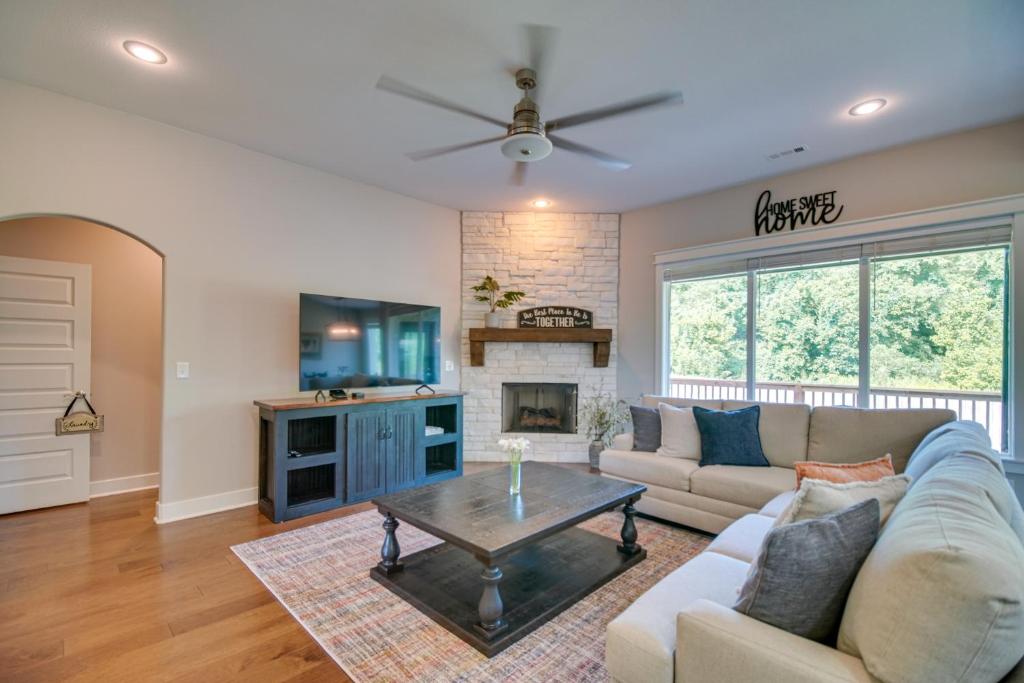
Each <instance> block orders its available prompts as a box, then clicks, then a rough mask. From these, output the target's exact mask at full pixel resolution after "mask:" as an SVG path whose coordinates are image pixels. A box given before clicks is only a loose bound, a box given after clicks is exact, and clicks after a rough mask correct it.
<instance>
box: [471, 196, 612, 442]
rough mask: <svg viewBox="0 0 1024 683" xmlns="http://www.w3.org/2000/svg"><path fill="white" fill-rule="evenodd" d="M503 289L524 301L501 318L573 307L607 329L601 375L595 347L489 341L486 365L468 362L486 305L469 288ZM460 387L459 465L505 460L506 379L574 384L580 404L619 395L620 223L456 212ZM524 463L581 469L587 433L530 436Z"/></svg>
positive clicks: (584, 216)
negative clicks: (500, 444) (487, 281)
mask: <svg viewBox="0 0 1024 683" xmlns="http://www.w3.org/2000/svg"><path fill="white" fill-rule="evenodd" d="M488 274H489V275H492V276H494V277H495V278H496V279H497V280H498V282H499V283H501V285H502V286H503V287H506V288H513V289H521V290H523V291H525V292H526V295H527V296H526V299H525V300H523V301H522V302H520V303H519V304H517V305H516V306H514V307H513V308H512V309H510V310H509V312H508V313H507V314H506V315H507V316H508V321H507V323H506V324H507V326H509V327H514V326H515V312H516V311H518V310H520V309H522V308H532V307H534V306H557V305H567V306H579V307H580V308H586V309H589V310H592V311H593V312H594V327H602V328H611V329H612V345H611V356H610V358H609V362H608V367H607V368H595V367H594V363H593V345H591V344H541V343H529V344H523V343H495V342H487V344H486V363H485V365H484V367H479V368H474V367H471V366H470V364H469V328H471V327H483V324H484V314H485V313H486V312H487V306H486V305H484V304H481V303H477V302H476V301H474V300H473V292H472V291H471V290H470V287H472V286H473V285H476V284H478V283H479V282H480V280H482V279H483V277H484V276H485V275H488ZM462 289H463V292H462V296H463V298H462V390H463V391H465V392H466V398H465V416H464V419H465V424H464V434H465V436H464V446H465V453H464V457H465V460H468V461H488V460H503V459H504V454H503V453H502V452H501V451H499V450H498V448H497V445H496V444H497V441H498V439H500V438H501V437H502V434H501V385H502V383H503V382H571V383H576V384H579V401H580V404H581V405H582V402H583V400H584V399H585V398H587V397H588V396H591V395H593V394H594V393H597V392H599V391H605V392H608V393H610V394H611V395H612V396H615V395H616V374H615V365H616V357H617V351H616V344H617V339H618V329H617V327H616V325H617V321H618V303H619V296H618V289H619V216H618V215H617V214H594V213H577V214H571V213H543V212H523V213H500V212H482V211H467V212H463V214H462ZM525 436H526V437H527V438H529V439H530V441H531V443H532V444H533V448H532V450H531V452H530V453H529V454H528V457H529V458H530V459H533V460H544V461H548V462H586V461H587V447H588V440H587V438H586V435H583V434H526V435H525Z"/></svg>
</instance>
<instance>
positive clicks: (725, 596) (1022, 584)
mask: <svg viewBox="0 0 1024 683" xmlns="http://www.w3.org/2000/svg"><path fill="white" fill-rule="evenodd" d="M728 406H729V404H728V403H726V407H728ZM788 408H789V407H781V406H780V407H779V408H778V409H775V408H773V407H770V406H769V407H767V408H766V410H765V412H764V414H763V417H762V420H763V419H765V418H766V417H767V418H768V419H771V417H772V415H773V413H774V414H777V415H784V416H785V418H783V419H788V420H790V422H789V424H790V425H796V426H799V424H801V422H800V420H799V417H798V415H799V414H798V412H797V411H796V410H788ZM843 410H848V409H843ZM819 411H822V412H821V414H820V415H819V417H818V418H815V414H818V413H819ZM801 412H804V411H801ZM804 414H805V415H806V412H804ZM946 419H947V416H945V415H942V414H941V413H931V414H915V413H913V412H907V411H903V412H893V411H886V413H885V414H883V416H882V417H879V416H876V415H868V414H865V413H864V411H853V412H848V413H845V414H842V415H840V414H838V413H837V412H836V410H834V409H822V408H819V409H816V410H814V411H813V412H812V413H811V415H810V416H809V422H810V428H809V436H808V440H807V443H808V452H809V453H810V454H812V457H814V458H817V459H826V458H824V457H822V456H828V455H830V456H831V458H832V459H833V460H836V459H840V458H842V459H844V460H847V459H857V458H863V459H866V458H868V457H869V456H870V457H875V456H876V455H877V453H878V452H879V451H881V452H891V453H892V454H893V457H894V461H895V462H896V466H897V468H898V469H900V470H904V469H905V471H906V474H908V475H910V476H911V477H912V482H911V485H910V489H909V491H908V492H907V494H906V496H905V497H904V498H903V499H902V500H901V501H900V502H899V504H898V505H897V506H896V508H895V509H894V511H893V513H892V515H891V516H890V518H889V520H888V522H887V523H886V525H885V526H884V527H883V528H882V530H881V533H880V535H879V538H878V541H877V543H876V544H875V546H874V548H873V550H872V551H871V553H870V554H869V555H868V558H867V560H866V561H865V562H864V564H863V565H862V567H861V568H860V571H859V573H858V575H857V578H856V580H855V582H854V584H853V588H852V590H851V592H850V595H849V597H848V599H847V602H846V606H845V610H844V612H843V616H842V621H841V625H840V629H839V633H838V634H837V638H836V639H835V642H830V643H819V642H814V641H811V640H807V639H805V638H801V637H799V636H796V635H793V634H791V633H789V632H787V631H783V630H781V629H778V628H775V627H773V626H770V625H768V624H765V623H762V622H760V621H757V620H755V619H752V618H750V617H748V616H745V615H743V614H740V613H738V612H736V611H734V610H733V609H731V606H732V605H733V604H735V602H736V599H737V595H738V592H739V589H740V587H741V586H742V585H743V583H744V581H745V580H746V578H747V574H748V571H749V569H750V566H751V563H752V562H754V561H755V559H756V557H757V555H758V552H759V550H760V546H761V542H762V540H763V539H764V537H765V536H766V535H767V534H768V532H769V531H770V530H771V528H772V524H773V522H774V520H775V517H776V516H778V515H779V514H780V513H781V512H782V511H783V510H784V509H785V507H786V505H787V504H788V503H789V501H790V500H791V498H792V496H793V495H794V492H793V491H792V490H791V489H792V483H791V482H790V481H789V480H788V479H784V477H783V475H784V474H785V472H782V473H777V474H775V475H769V476H773V477H778V479H777V480H776V479H773V480H772V481H773V482H776V483H775V484H774V485H776V486H783V485H787V486H788V487H789V488H788V490H783V491H781V492H780V493H777V494H776V495H775V496H773V497H772V498H771V499H770V500H767V501H766V502H765V504H764V505H763V506H762V507H761V508H760V509H758V510H755V511H754V512H752V513H748V514H744V515H742V516H740V517H739V519H737V520H736V521H734V522H732V523H731V524H728V525H727V526H726V528H724V530H722V532H721V533H720V534H719V535H718V537H717V538H716V539H715V540H714V541H713V542H712V543H711V544H710V545H709V546H708V548H707V549H706V550H705V551H704V552H703V553H701V554H700V555H698V556H697V557H695V558H693V559H691V560H690V561H688V562H686V563H685V564H683V565H682V566H680V567H679V568H678V569H676V570H675V571H673V572H671V573H670V574H668V575H667V576H666V577H665V578H663V579H662V580H661V581H660V582H659V583H657V584H656V585H655V586H654V587H653V588H651V589H650V590H649V591H648V592H647V593H645V594H644V595H642V596H641V597H640V598H639V599H637V600H636V601H635V602H634V603H633V604H632V605H631V606H630V607H628V608H627V609H626V610H625V611H624V612H623V613H622V614H620V615H619V616H618V617H616V618H615V619H614V620H612V622H611V623H610V624H609V625H608V629H607V643H606V663H607V667H608V670H609V672H610V673H611V675H612V678H613V680H614V681H617V682H618V683H670V682H675V683H711V682H715V683H717V682H720V681H721V682H724V681H729V682H730V683H733V682H735V683H745V682H749V683H754V682H757V683H811V682H812V681H815V682H816V681H835V682H857V683H867V682H869V681H870V682H875V681H882V682H884V683H911V682H915V681H928V682H929V683H942V682H943V681H951V682H952V681H958V682H968V681H969V682H971V683H995V682H996V681H999V680H1001V679H1002V680H1003V681H1011V680H1012V681H1013V682H1014V683H1020V681H1021V680H1024V671H1022V670H1024V665H1021V664H1019V662H1020V660H1021V658H1022V657H1024V512H1022V511H1021V506H1020V503H1019V502H1018V500H1017V498H1016V496H1015V495H1014V493H1013V491H1012V489H1011V488H1010V486H1009V484H1008V482H1007V481H1006V478H1005V473H1004V472H1003V469H1002V463H1001V460H1000V457H999V454H998V453H996V452H995V451H993V450H992V449H991V447H990V446H989V442H988V436H987V434H986V433H985V430H984V429H983V428H982V427H981V426H980V425H978V424H976V423H973V422H949V423H946V424H942V425H940V426H938V427H936V428H934V429H931V430H929V432H927V433H926V434H924V435H922V436H923V438H921V437H918V436H917V434H920V431H921V430H922V429H924V428H925V427H924V426H923V425H925V424H927V423H928V422H929V421H940V422H941V421H945V420H946ZM816 422H817V424H815V423H816ZM762 436H765V441H766V443H765V450H766V451H768V452H769V453H770V454H769V455H768V457H769V458H770V459H771V458H773V457H774V458H775V459H774V461H773V466H774V467H778V468H780V469H788V468H786V467H785V465H784V464H780V463H784V462H786V461H785V460H780V459H779V456H780V451H779V450H778V447H779V446H780V445H781V444H782V439H781V436H782V435H781V434H779V433H778V432H777V431H776V430H775V429H771V428H769V429H766V430H763V431H762ZM826 436H827V437H828V438H826ZM840 438H846V439H849V440H850V441H851V443H849V444H847V445H846V446H845V447H841V446H840V445H839V444H838V443H837V444H836V446H835V448H834V449H833V450H831V451H829V450H827V449H826V447H827V446H828V444H829V443H836V442H833V441H831V440H832V439H840ZM911 441H913V442H914V443H913V444H911V443H910V442H911ZM794 443H797V444H798V442H794ZM769 444H771V446H769ZM618 445H619V446H620V447H621V446H624V445H625V442H624V440H620V442H619V444H618ZM616 450H618V452H619V455H615V454H613V455H612V462H614V463H615V464H616V465H617V466H619V469H618V470H617V471H620V472H622V471H623V470H622V468H621V465H622V463H623V462H624V461H625V460H628V458H625V457H624V456H625V455H627V454H628V452H627V451H623V450H619V449H616ZM911 453H912V457H911ZM652 457H664V456H652ZM666 459H668V458H666ZM641 462H646V461H641ZM603 464H604V457H603V456H602V465H603ZM751 469H754V468H751ZM756 469H761V470H764V469H766V468H756ZM631 472H632V473H633V474H634V475H637V474H639V476H638V478H637V480H638V481H639V480H643V479H642V477H648V478H652V476H651V474H650V473H651V472H655V473H656V472H658V470H657V469H654V468H653V467H649V468H648V469H647V470H641V471H636V470H631ZM689 472H690V474H689V476H690V479H691V480H694V479H698V478H699V477H698V472H697V470H689ZM662 481H664V480H662ZM734 481H736V482H738V486H739V487H741V488H742V487H744V486H745V484H744V482H745V481H747V480H745V479H743V478H737V479H735V480H734ZM655 487H658V488H655V489H654V492H655V493H661V497H656V498H652V499H650V500H649V502H648V505H647V506H645V507H646V510H647V511H649V512H652V513H655V512H660V513H661V516H664V515H665V513H666V512H668V513H670V514H672V515H674V516H675V517H676V519H683V520H690V521H691V522H692V521H698V522H701V523H702V524H703V526H704V527H705V528H707V527H715V526H717V525H718V524H719V523H721V521H722V520H723V519H726V518H728V517H729V516H730V515H731V514H733V513H734V511H737V510H739V509H740V508H749V507H751V505H752V504H753V503H755V502H756V501H757V500H760V498H756V497H754V495H753V494H752V493H751V491H755V490H756V491H757V492H758V494H757V495H759V496H763V494H761V493H760V492H761V491H762V490H763V489H761V488H757V489H754V488H752V487H749V486H747V487H746V488H747V490H746V491H744V492H742V493H737V494H731V495H729V496H724V495H722V494H716V495H717V497H716V496H712V495H707V494H708V489H706V488H702V487H697V490H698V492H697V493H694V492H692V490H691V491H690V492H688V495H686V496H679V495H678V494H681V493H687V492H685V491H683V490H682V488H679V487H678V486H677V487H676V488H669V487H666V486H660V485H658V484H655ZM648 488H649V493H650V488H651V487H650V485H649V486H648ZM662 489H665V491H662ZM723 493H724V492H723ZM644 498H648V494H645V496H644ZM701 498H707V499H709V500H707V501H705V500H700V499H701ZM651 501H653V504H651ZM1015 665H1016V668H1015Z"/></svg>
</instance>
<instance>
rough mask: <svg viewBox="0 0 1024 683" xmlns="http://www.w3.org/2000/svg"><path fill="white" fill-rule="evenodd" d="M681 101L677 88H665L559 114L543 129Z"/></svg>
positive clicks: (558, 127)
mask: <svg viewBox="0 0 1024 683" xmlns="http://www.w3.org/2000/svg"><path fill="white" fill-rule="evenodd" d="M682 101H683V93H681V92H679V91H678V90H666V91H664V92H657V93H654V94H652V95H645V96H643V97H637V98H634V99H632V100H626V101H625V102H619V103H617V104H609V105H608V106H606V107H598V108H597V109H591V110H590V111H584V112H580V113H579V114H571V115H569V116H561V117H559V118H557V119H552V120H551V121H548V122H547V124H546V126H545V130H549V131H551V130H561V129H563V128H569V127H570V126H578V125H580V124H582V123H590V122H591V121H598V120H600V119H606V118H608V117H611V116H620V115H621V114H628V113H629V112H632V111H637V110H639V109H646V108H648V107H658V106H663V105H668V104H681V103H682Z"/></svg>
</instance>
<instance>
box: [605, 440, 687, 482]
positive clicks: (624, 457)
mask: <svg viewBox="0 0 1024 683" xmlns="http://www.w3.org/2000/svg"><path fill="white" fill-rule="evenodd" d="M600 463H601V464H600V467H601V471H602V472H606V473H608V474H611V475H614V476H616V477H622V478H625V479H629V480H631V481H640V482H644V483H646V484H656V485H658V486H664V487H665V488H669V489H676V490H678V491H689V490H690V474H692V473H693V472H695V471H697V470H698V469H700V466H699V465H698V464H697V463H696V462H695V461H693V460H686V459H685V458H668V457H666V456H663V455H657V454H655V453H645V452H644V451H613V450H611V449H608V450H605V451H602V452H601V461H600Z"/></svg>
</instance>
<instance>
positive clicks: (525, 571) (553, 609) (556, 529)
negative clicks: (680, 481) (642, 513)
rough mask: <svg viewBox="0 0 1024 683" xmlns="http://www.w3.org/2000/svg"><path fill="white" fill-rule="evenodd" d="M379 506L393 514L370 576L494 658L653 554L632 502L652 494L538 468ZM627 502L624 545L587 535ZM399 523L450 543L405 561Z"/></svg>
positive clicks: (410, 494) (461, 481)
mask: <svg viewBox="0 0 1024 683" xmlns="http://www.w3.org/2000/svg"><path fill="white" fill-rule="evenodd" d="M522 468H523V471H522V489H521V492H520V493H519V494H517V495H510V494H509V491H508V488H509V468H508V467H507V466H505V467H498V468H494V469H491V470H487V471H484V472H480V473H478V474H473V475H469V476H464V477H460V478H457V479H449V480H448V481H444V482H440V483H437V484H431V485H429V486H424V487H421V488H416V489H409V490H407V491H402V492H400V493H394V494H390V495H386V496H380V497H378V498H374V499H373V503H374V504H375V505H376V506H377V510H378V511H379V512H380V513H381V514H382V515H384V532H385V533H384V544H383V546H382V547H381V561H380V563H379V564H378V565H377V566H376V567H374V568H373V569H371V570H370V576H371V577H373V579H374V580H376V581H378V582H379V583H381V584H383V585H384V586H386V587H387V588H389V589H390V590H391V591H393V592H394V593H396V594H398V595H399V596H401V597H402V598H403V599H405V600H406V601H407V602H409V603H411V604H412V605H414V606H415V607H416V608H417V609H419V610H420V611H421V612H423V613H424V614H426V615H427V616H429V617H430V618H431V619H433V620H434V621H436V622H437V623H439V624H441V625H442V626H444V627H445V628H447V629H448V630H449V631H451V632H452V633H454V634H455V635H457V636H458V637H459V638H462V640H464V641H466V642H467V643H469V644H470V645H472V646H473V647H475V648H476V649H477V650H479V651H480V652H482V653H484V654H485V655H487V656H488V657H492V656H494V655H495V654H497V653H499V652H501V651H502V650H504V649H505V648H507V647H508V646H510V645H512V644H513V643H514V642H516V641H517V640H519V639H520V638H522V637H523V636H525V635H526V634H528V633H530V632H531V631H533V630H534V629H536V628H537V627H538V626H540V625H541V624H543V623H545V622H546V621H548V620H550V619H551V618H552V617H554V616H555V615H557V614H558V613H560V612H562V611H563V610H564V609H566V608H567V607H569V606H570V605H572V604H574V603H575V602H577V601H579V600H581V599H582V598H583V597H585V596H586V595H588V594H589V593H591V592H592V591H594V590H596V589H597V588H599V587H601V586H602V585H604V584H605V583H607V582H608V581H610V580H611V579H613V578H614V577H615V576H617V575H619V574H621V573H622V572H624V571H626V570H627V569H629V568H630V567H632V566H633V565H635V564H637V563H638V562H640V561H642V560H643V559H644V558H645V557H646V556H647V551H645V550H644V549H643V548H641V547H640V546H639V545H638V544H637V531H636V525H635V523H634V521H633V518H634V517H635V516H636V510H635V509H634V507H633V505H634V503H636V501H638V500H639V499H640V496H641V495H642V494H643V493H644V492H645V491H646V490H647V487H645V486H643V485H641V484H634V483H632V482H626V481H619V480H617V479H609V478H607V477H601V476H598V475H594V474H588V473H584V472H578V471H574V470H570V469H567V468H564V467H557V466H555V465H548V464H544V463H539V462H527V463H523V466H522ZM619 505H624V507H623V514H624V520H623V524H622V532H621V537H622V542H621V543H616V541H615V540H614V539H611V538H608V537H606V536H601V535H600V534H595V533H592V532H590V531H585V530H583V529H580V528H578V527H577V526H576V525H577V524H579V523H580V522H582V521H584V520H587V519H590V518H591V517H595V516H597V515H599V514H601V513H602V512H605V511H607V510H611V509H613V508H615V507H617V506H619ZM399 520H401V521H403V522H408V523H409V524H411V525H413V526H415V527H417V528H419V529H422V530H423V531H426V532H427V533H429V534H431V535H433V536H437V537H438V538H440V539H442V540H443V541H445V542H444V543H441V544H439V545H435V546H433V547H431V548H427V549H426V550H421V551H419V552H417V553H413V554H412V555H409V556H407V557H401V556H400V552H401V551H400V548H399V542H398V534H397V529H398V527H399Z"/></svg>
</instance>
